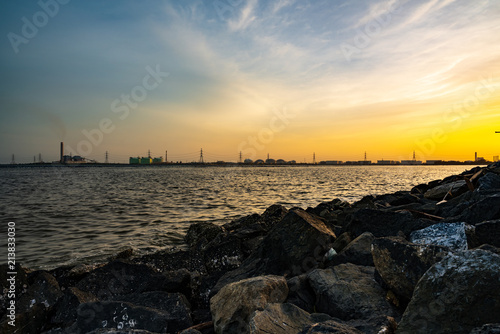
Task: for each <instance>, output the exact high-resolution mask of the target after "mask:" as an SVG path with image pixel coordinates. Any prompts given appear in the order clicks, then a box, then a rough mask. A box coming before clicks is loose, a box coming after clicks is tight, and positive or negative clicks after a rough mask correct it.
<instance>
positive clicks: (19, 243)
mask: <svg viewBox="0 0 500 334" xmlns="http://www.w3.org/2000/svg"><path fill="white" fill-rule="evenodd" d="M471 167H472V166H312V165H310V166H307V165H305V166H275V167H274V166H273V167H267V166H266V167H219V166H175V165H174V166H141V167H132V166H130V167H128V166H126V167H43V168H42V167H22V168H0V224H1V226H0V230H1V231H2V233H1V240H0V261H1V262H0V263H6V262H7V256H8V245H7V236H8V234H7V232H8V227H9V225H10V226H15V259H16V262H19V263H21V264H22V265H23V266H26V267H28V268H31V269H47V270H48V269H52V268H55V267H58V266H63V265H76V264H92V263H99V262H103V261H105V259H107V258H109V257H110V256H112V255H114V254H116V253H118V252H120V251H122V250H125V249H129V248H132V249H133V250H134V252H135V253H136V254H146V253H151V252H155V251H157V250H162V249H183V248H185V244H184V239H183V237H184V235H185V233H186V231H187V229H188V228H189V226H190V225H191V224H193V223H197V222H213V223H215V224H225V223H227V222H230V221H232V220H234V219H237V218H239V217H243V216H246V215H249V214H252V213H259V214H261V213H262V212H264V210H265V209H266V208H267V207H269V206H270V205H272V204H281V205H284V206H285V207H287V208H292V207H302V208H304V209H305V208H307V207H314V206H316V205H318V204H320V203H321V202H325V201H330V200H332V199H335V198H340V199H342V200H344V201H348V202H351V203H352V202H355V201H357V200H359V199H361V198H362V197H363V196H365V195H370V194H371V195H377V194H385V193H391V192H395V191H399V190H410V189H411V188H412V187H413V186H415V185H417V184H421V183H427V182H429V181H432V180H436V179H442V178H444V177H446V176H449V175H452V174H458V173H461V172H463V171H465V170H468V169H471ZM9 246H11V245H9Z"/></svg>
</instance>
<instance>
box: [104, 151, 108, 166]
mask: <svg viewBox="0 0 500 334" xmlns="http://www.w3.org/2000/svg"><path fill="white" fill-rule="evenodd" d="M104 163H105V164H109V160H108V151H106V160H105V161H104Z"/></svg>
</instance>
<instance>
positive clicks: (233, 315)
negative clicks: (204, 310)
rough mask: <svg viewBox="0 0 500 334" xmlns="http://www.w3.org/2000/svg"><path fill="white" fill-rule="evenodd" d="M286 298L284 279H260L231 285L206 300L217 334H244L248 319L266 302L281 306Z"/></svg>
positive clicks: (277, 277)
mask: <svg viewBox="0 0 500 334" xmlns="http://www.w3.org/2000/svg"><path fill="white" fill-rule="evenodd" d="M287 295H288V286H287V284H286V280H285V278H284V277H280V276H260V277H253V278H249V279H245V280H242V281H239V282H235V283H231V284H228V285H226V286H225V287H223V288H222V289H221V290H220V291H219V292H218V293H217V294H216V295H215V296H214V297H212V299H211V300H210V310H211V312H212V317H213V322H214V328H215V331H216V332H217V333H219V334H220V333H248V322H249V320H250V316H251V315H252V313H253V312H254V311H255V310H257V309H264V308H265V307H266V306H267V304H269V303H282V302H284V301H285V299H286V297H287Z"/></svg>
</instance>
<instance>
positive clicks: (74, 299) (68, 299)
mask: <svg viewBox="0 0 500 334" xmlns="http://www.w3.org/2000/svg"><path fill="white" fill-rule="evenodd" d="M96 301H97V298H96V297H95V296H94V295H93V294H91V293H88V292H83V291H81V290H79V289H77V288H75V287H70V288H68V289H66V290H65V291H64V295H63V296H62V297H61V298H60V299H59V300H58V302H57V303H56V305H55V306H54V313H53V316H52V318H51V323H52V324H53V325H54V326H62V327H69V326H70V325H71V324H72V323H73V322H75V321H76V318H77V313H76V310H77V308H78V306H80V304H83V303H90V302H96Z"/></svg>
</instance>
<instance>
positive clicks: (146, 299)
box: [115, 291, 193, 332]
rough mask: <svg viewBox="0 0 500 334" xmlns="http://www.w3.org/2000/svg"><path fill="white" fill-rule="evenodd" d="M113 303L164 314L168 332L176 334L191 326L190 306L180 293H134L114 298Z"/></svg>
mask: <svg viewBox="0 0 500 334" xmlns="http://www.w3.org/2000/svg"><path fill="white" fill-rule="evenodd" d="M115 301H119V302H126V303H130V304H133V305H135V306H141V307H148V308H152V309H156V310H159V311H163V312H165V313H166V314H167V317H168V331H169V332H170V331H171V332H177V331H180V330H182V329H184V328H188V327H190V326H192V325H193V320H192V319H191V305H190V304H189V301H188V300H187V298H186V297H185V296H184V295H182V294H180V293H168V292H164V291H151V292H144V293H134V294H130V295H125V296H119V297H116V298H115Z"/></svg>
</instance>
